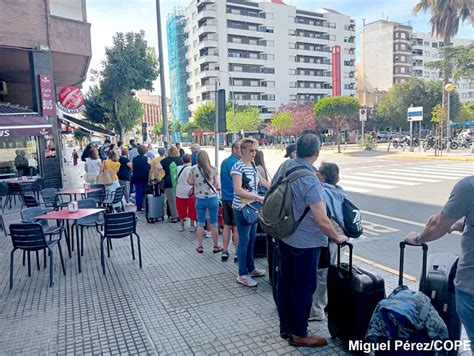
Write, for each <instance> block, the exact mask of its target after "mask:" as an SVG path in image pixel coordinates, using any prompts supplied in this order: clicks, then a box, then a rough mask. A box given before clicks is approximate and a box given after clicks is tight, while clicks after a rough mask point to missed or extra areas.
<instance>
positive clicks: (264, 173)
mask: <svg viewBox="0 0 474 356" xmlns="http://www.w3.org/2000/svg"><path fill="white" fill-rule="evenodd" d="M255 165H256V166H257V171H258V173H260V176H261V177H263V179H265V180H266V181H267V182H270V181H271V177H270V173H269V172H268V169H267V166H266V165H265V158H264V156H263V151H262V150H258V151H257V154H256V155H255ZM258 192H259V194H261V195H265V194H266V192H267V189H266V188H265V187H263V186H260V188H259V190H258Z"/></svg>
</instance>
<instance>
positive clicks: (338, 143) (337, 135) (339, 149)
mask: <svg viewBox="0 0 474 356" xmlns="http://www.w3.org/2000/svg"><path fill="white" fill-rule="evenodd" d="M340 136H341V132H340V130H339V128H337V129H336V144H337V153H341V137H340Z"/></svg>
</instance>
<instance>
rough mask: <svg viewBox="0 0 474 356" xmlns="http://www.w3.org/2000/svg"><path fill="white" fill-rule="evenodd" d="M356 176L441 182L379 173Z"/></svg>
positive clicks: (432, 180) (432, 181)
mask: <svg viewBox="0 0 474 356" xmlns="http://www.w3.org/2000/svg"><path fill="white" fill-rule="evenodd" d="M376 172H382V171H376ZM354 174H356V175H360V176H368V177H383V178H390V179H399V180H408V181H411V182H421V183H436V182H439V180H434V179H423V178H411V177H403V176H402V175H393V174H391V175H389V176H387V174H382V173H380V174H378V173H354Z"/></svg>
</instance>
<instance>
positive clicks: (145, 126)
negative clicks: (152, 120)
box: [142, 122, 148, 143]
mask: <svg viewBox="0 0 474 356" xmlns="http://www.w3.org/2000/svg"><path fill="white" fill-rule="evenodd" d="M147 140H148V123H146V122H142V141H143V143H145V142H146V141H147Z"/></svg>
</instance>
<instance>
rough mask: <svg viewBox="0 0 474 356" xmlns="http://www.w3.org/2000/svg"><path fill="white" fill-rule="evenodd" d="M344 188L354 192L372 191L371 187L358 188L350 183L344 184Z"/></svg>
mask: <svg viewBox="0 0 474 356" xmlns="http://www.w3.org/2000/svg"><path fill="white" fill-rule="evenodd" d="M344 190H345V191H346V192H353V193H368V192H371V190H370V189H362V188H356V187H351V186H349V185H344Z"/></svg>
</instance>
